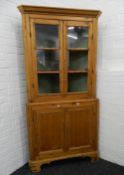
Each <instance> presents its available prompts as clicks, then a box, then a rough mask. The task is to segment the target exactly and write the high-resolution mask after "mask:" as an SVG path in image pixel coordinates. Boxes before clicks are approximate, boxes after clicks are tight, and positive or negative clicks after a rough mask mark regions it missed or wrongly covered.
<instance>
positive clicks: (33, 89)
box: [18, 5, 101, 102]
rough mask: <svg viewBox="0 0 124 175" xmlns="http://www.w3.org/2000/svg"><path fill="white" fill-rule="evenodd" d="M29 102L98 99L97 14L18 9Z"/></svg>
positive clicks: (43, 9) (27, 7)
mask: <svg viewBox="0 0 124 175" xmlns="http://www.w3.org/2000/svg"><path fill="white" fill-rule="evenodd" d="M18 8H19V10H20V12H21V13H22V17H23V32H24V46H25V60H26V61H25V63H26V73H27V74H26V75H27V86H28V97H29V101H31V102H36V101H44V100H46V101H51V100H53V101H55V100H72V99H83V98H93V97H95V91H96V88H95V84H96V82H95V80H96V73H95V72H96V43H97V19H98V16H99V15H100V14H101V12H100V11H98V10H79V9H64V8H52V7H37V6H25V5H24V6H19V7H18Z"/></svg>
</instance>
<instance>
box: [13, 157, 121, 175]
mask: <svg viewBox="0 0 124 175" xmlns="http://www.w3.org/2000/svg"><path fill="white" fill-rule="evenodd" d="M11 175H124V167H122V166H119V165H116V164H114V163H111V162H108V161H105V160H103V159H99V160H98V161H96V162H95V163H91V161H90V159H88V158H86V159H83V158H75V159H68V160H62V161H56V162H52V163H50V164H47V165H43V166H42V171H41V172H39V173H31V172H30V170H29V168H28V165H25V166H23V167H22V168H20V169H19V170H17V171H16V172H14V173H12V174H11Z"/></svg>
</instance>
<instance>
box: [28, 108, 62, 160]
mask: <svg viewBox="0 0 124 175" xmlns="http://www.w3.org/2000/svg"><path fill="white" fill-rule="evenodd" d="M29 120H30V126H29V127H30V130H31V131H30V133H29V134H31V137H32V143H31V144H32V151H33V153H34V154H33V156H34V157H35V158H38V157H39V156H43V157H44V156H47V157H49V156H50V155H51V154H54V153H55V154H57V153H59V152H63V144H64V112H63V110H61V109H49V108H48V109H42V108H41V109H40V110H34V111H33V112H32V115H31V116H30V118H29ZM32 151H31V152H32Z"/></svg>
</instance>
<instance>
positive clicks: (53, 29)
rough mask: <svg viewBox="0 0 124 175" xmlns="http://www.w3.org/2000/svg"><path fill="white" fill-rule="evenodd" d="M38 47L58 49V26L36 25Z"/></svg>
mask: <svg viewBox="0 0 124 175" xmlns="http://www.w3.org/2000/svg"><path fill="white" fill-rule="evenodd" d="M35 31H36V47H37V48H38V47H41V48H42V47H44V48H45V47H46V48H58V26H57V25H47V24H36V25H35Z"/></svg>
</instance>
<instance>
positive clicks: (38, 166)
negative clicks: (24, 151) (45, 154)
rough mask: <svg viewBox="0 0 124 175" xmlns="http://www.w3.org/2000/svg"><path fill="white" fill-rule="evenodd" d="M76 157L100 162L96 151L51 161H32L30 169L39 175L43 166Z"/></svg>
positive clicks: (53, 158)
mask: <svg viewBox="0 0 124 175" xmlns="http://www.w3.org/2000/svg"><path fill="white" fill-rule="evenodd" d="M74 157H90V158H91V162H95V161H96V160H98V152H97V151H94V152H90V153H80V154H74V155H67V156H61V157H52V158H49V159H43V160H35V161H32V160H30V161H29V167H30V170H31V171H32V172H33V173H37V172H40V171H41V168H42V165H43V164H48V163H51V162H52V161H56V160H62V159H67V158H74Z"/></svg>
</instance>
